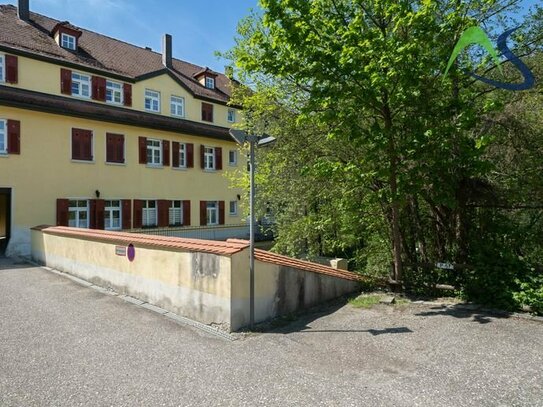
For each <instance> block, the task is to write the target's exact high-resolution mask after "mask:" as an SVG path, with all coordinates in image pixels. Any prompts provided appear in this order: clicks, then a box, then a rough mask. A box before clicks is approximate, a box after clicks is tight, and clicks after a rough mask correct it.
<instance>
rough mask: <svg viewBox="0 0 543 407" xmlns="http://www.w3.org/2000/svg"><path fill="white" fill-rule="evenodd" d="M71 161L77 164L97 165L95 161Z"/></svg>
mask: <svg viewBox="0 0 543 407" xmlns="http://www.w3.org/2000/svg"><path fill="white" fill-rule="evenodd" d="M70 161H71V162H73V163H76V164H95V161H94V160H74V159H73V158H72V159H71V160H70Z"/></svg>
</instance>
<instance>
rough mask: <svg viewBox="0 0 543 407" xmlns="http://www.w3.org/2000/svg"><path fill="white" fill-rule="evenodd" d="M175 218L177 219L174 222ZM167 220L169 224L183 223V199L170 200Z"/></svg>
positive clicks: (179, 224)
mask: <svg viewBox="0 0 543 407" xmlns="http://www.w3.org/2000/svg"><path fill="white" fill-rule="evenodd" d="M176 219H179V221H178V222H176ZM168 222H169V223H168V224H169V225H170V226H182V225H183V201H178V200H176V201H172V203H171V205H170V208H169V211H168Z"/></svg>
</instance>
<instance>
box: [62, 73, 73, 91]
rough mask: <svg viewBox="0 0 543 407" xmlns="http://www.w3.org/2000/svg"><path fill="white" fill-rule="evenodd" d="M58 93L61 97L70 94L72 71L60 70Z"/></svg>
mask: <svg viewBox="0 0 543 407" xmlns="http://www.w3.org/2000/svg"><path fill="white" fill-rule="evenodd" d="M60 92H61V93H62V94H63V95H71V94H72V71H70V70H69V69H64V68H62V69H61V70H60Z"/></svg>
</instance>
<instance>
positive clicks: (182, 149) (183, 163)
mask: <svg viewBox="0 0 543 407" xmlns="http://www.w3.org/2000/svg"><path fill="white" fill-rule="evenodd" d="M179 168H187V145H186V144H185V143H179Z"/></svg>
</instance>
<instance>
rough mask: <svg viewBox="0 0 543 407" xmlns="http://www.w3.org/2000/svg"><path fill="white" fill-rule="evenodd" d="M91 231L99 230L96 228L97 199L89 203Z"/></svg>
mask: <svg viewBox="0 0 543 407" xmlns="http://www.w3.org/2000/svg"><path fill="white" fill-rule="evenodd" d="M89 229H97V227H96V199H91V200H90V201H89Z"/></svg>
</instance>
